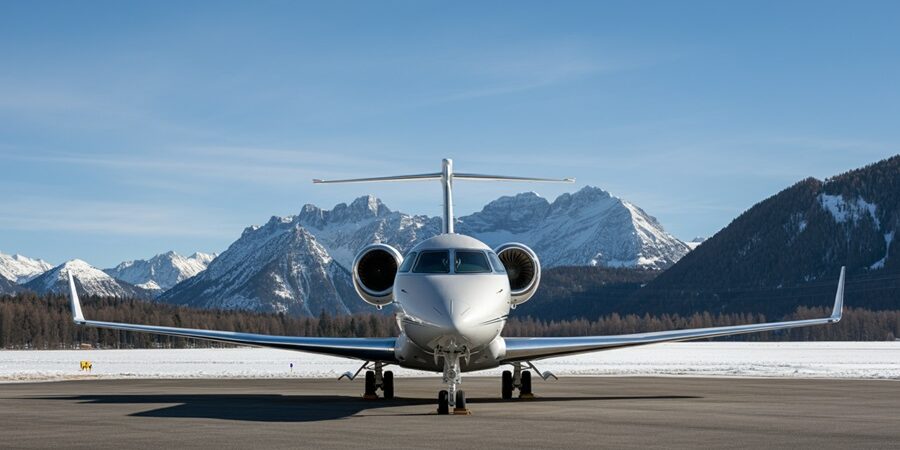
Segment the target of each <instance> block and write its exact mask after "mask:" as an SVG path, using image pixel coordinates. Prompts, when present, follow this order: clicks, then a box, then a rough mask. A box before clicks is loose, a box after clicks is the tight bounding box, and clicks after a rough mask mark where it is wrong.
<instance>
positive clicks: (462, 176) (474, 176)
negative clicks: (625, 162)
mask: <svg viewBox="0 0 900 450" xmlns="http://www.w3.org/2000/svg"><path fill="white" fill-rule="evenodd" d="M453 179H454V180H476V181H537V182H539V183H574V182H575V179H574V178H531V177H507V176H503V175H482V174H478V173H454V174H453Z"/></svg>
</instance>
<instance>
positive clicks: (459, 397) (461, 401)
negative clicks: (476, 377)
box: [454, 389, 466, 411]
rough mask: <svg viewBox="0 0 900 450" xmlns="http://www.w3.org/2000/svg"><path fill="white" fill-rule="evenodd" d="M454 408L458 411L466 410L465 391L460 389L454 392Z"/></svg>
mask: <svg viewBox="0 0 900 450" xmlns="http://www.w3.org/2000/svg"><path fill="white" fill-rule="evenodd" d="M454 408H455V409H457V410H460V411H464V410H465V409H466V391H464V390H462V389H460V390H458V391H456V406H455V407H454Z"/></svg>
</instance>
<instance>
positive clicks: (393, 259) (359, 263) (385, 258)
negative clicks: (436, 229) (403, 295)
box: [353, 244, 403, 309]
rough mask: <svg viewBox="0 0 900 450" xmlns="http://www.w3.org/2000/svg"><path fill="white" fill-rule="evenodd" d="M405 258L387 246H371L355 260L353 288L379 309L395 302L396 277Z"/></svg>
mask: <svg viewBox="0 0 900 450" xmlns="http://www.w3.org/2000/svg"><path fill="white" fill-rule="evenodd" d="M402 262H403V256H402V255H401V254H400V252H398V251H397V249H395V248H394V247H391V246H390V245H387V244H369V245H367V246H366V247H365V248H363V249H362V251H360V252H359V253H358V254H357V255H356V259H354V260H353V287H354V288H355V289H356V293H357V294H359V296H360V297H362V299H363V300H365V301H366V303H369V304H370V305H374V306H377V307H378V308H379V309H380V308H381V307H382V306H384V305H387V304H390V303H391V302H392V301H394V277H396V275H397V269H398V268H399V267H400V264H401V263H402Z"/></svg>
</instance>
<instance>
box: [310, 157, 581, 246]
mask: <svg viewBox="0 0 900 450" xmlns="http://www.w3.org/2000/svg"><path fill="white" fill-rule="evenodd" d="M441 166H442V167H441V171H440V172H435V173H423V174H418V175H397V176H392V177H375V178H348V179H343V180H320V179H314V180H313V183H316V184H332V183H371V182H380V181H425V180H440V182H441V185H442V186H443V188H444V223H443V231H444V233H453V180H473V181H536V182H542V183H574V182H575V179H574V178H562V179H554V178H529V177H507V176H502V175H482V174H477V173H453V160H451V159H444V160H443V161H442V162H441Z"/></svg>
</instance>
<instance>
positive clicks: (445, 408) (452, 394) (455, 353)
mask: <svg viewBox="0 0 900 450" xmlns="http://www.w3.org/2000/svg"><path fill="white" fill-rule="evenodd" d="M463 355H465V356H464V357H466V358H468V350H467V349H466V348H465V347H462V348H457V347H456V346H455V345H452V344H451V346H450V348H449V349H448V350H442V351H436V352H435V358H438V357H441V358H444V383H445V384H447V390H442V391H440V392H439V393H438V409H437V413H438V414H450V410H451V408H452V410H453V414H456V415H469V414H471V412H470V411H469V410H468V409H467V408H466V392H465V391H463V390H461V389H459V385H460V384H462V375H461V373H460V368H459V358H460V356H463ZM467 360H468V359H467Z"/></svg>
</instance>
